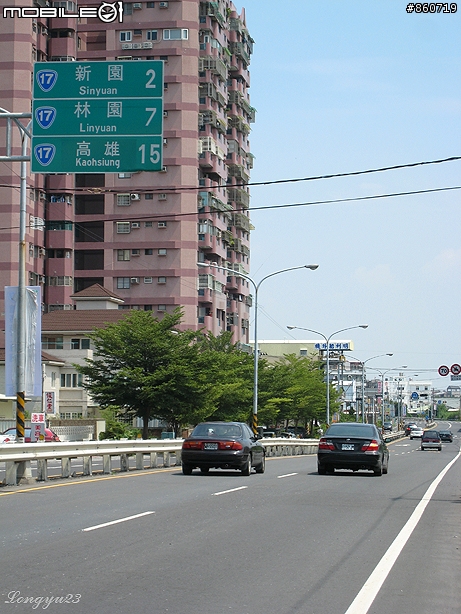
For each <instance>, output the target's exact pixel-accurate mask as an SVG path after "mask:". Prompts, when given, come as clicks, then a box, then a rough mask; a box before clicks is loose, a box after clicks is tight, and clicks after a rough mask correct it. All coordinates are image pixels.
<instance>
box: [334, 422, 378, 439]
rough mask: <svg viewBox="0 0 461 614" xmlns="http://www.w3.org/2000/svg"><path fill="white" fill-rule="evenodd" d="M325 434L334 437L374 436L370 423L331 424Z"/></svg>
mask: <svg viewBox="0 0 461 614" xmlns="http://www.w3.org/2000/svg"><path fill="white" fill-rule="evenodd" d="M325 435H331V436H335V437H370V438H374V437H376V432H375V429H374V427H373V426H372V425H371V424H370V425H368V424H364V425H361V424H347V423H346V422H345V423H344V424H332V425H331V426H330V428H329V429H328V430H327V432H326V433H325Z"/></svg>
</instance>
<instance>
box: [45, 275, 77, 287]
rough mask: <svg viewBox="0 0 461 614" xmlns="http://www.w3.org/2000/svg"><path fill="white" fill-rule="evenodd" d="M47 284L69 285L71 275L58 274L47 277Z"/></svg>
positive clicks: (70, 283)
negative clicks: (57, 275)
mask: <svg viewBox="0 0 461 614" xmlns="http://www.w3.org/2000/svg"><path fill="white" fill-rule="evenodd" d="M48 285H49V286H71V285H72V277H70V276H68V275H64V276H59V277H48Z"/></svg>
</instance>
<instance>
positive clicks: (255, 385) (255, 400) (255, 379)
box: [197, 262, 319, 435]
mask: <svg viewBox="0 0 461 614" xmlns="http://www.w3.org/2000/svg"><path fill="white" fill-rule="evenodd" d="M197 264H198V266H205V267H212V268H216V269H221V270H224V271H227V272H229V273H231V274H232V275H233V276H235V277H242V278H243V279H246V280H247V281H249V282H250V283H251V284H252V285H253V287H254V289H255V320H254V337H255V341H254V349H253V352H254V367H253V424H252V429H253V432H254V434H255V435H256V433H257V427H258V358H259V348H258V291H259V288H260V286H261V284H262V283H263V281H266V279H269V277H274V275H279V274H280V273H286V272H288V271H296V270H297V269H310V270H311V271H315V270H316V269H318V268H319V265H318V264H303V265H302V266H293V267H290V268H288V269H281V270H280V271H275V272H274V273H270V274H269V275H266V276H265V277H263V278H262V279H261V280H260V281H259V282H258V283H256V282H255V281H254V279H252V278H251V277H250V276H249V275H245V274H243V273H239V272H237V271H234V270H233V269H228V268H227V267H223V266H219V265H215V264H208V263H206V262H197Z"/></svg>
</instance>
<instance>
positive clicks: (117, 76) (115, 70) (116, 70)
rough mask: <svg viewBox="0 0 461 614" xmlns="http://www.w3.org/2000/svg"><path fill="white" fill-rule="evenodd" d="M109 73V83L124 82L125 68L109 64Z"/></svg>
mask: <svg viewBox="0 0 461 614" xmlns="http://www.w3.org/2000/svg"><path fill="white" fill-rule="evenodd" d="M107 72H108V75H107V79H108V80H109V81H123V66H122V65H121V64H109V67H108V69H107Z"/></svg>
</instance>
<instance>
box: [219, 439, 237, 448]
mask: <svg viewBox="0 0 461 614" xmlns="http://www.w3.org/2000/svg"><path fill="white" fill-rule="evenodd" d="M219 449H220V450H243V445H242V444H241V443H240V441H220V442H219Z"/></svg>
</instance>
